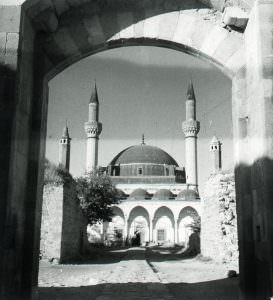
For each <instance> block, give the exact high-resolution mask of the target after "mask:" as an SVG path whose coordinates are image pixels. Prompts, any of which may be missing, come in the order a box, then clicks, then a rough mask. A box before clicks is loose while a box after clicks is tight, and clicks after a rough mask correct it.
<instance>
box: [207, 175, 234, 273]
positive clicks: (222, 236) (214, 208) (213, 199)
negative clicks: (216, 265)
mask: <svg viewBox="0 0 273 300" xmlns="http://www.w3.org/2000/svg"><path fill="white" fill-rule="evenodd" d="M201 253H202V255H203V256H207V257H211V258H213V259H214V260H216V261H219V262H226V263H228V264H230V263H232V265H233V266H234V267H236V268H238V266H237V264H238V256H239V252H238V238H237V214H236V197H235V181H234V175H233V174H232V173H227V174H222V173H221V174H220V173H219V174H215V175H211V177H210V178H209V180H208V181H207V183H206V185H205V190H204V196H203V202H202V218H201Z"/></svg>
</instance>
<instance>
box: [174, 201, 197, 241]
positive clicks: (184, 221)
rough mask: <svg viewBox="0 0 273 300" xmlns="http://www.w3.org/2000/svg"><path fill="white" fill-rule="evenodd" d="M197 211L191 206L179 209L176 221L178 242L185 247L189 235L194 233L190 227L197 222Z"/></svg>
mask: <svg viewBox="0 0 273 300" xmlns="http://www.w3.org/2000/svg"><path fill="white" fill-rule="evenodd" d="M198 217H199V215H198V213H197V211H196V210H195V209H194V208H192V207H191V206H186V207H184V208H183V209H181V211H180V213H179V217H178V220H177V227H178V242H179V243H183V244H184V245H185V246H187V244H188V241H189V237H190V235H191V234H192V233H193V232H194V231H193V227H192V225H194V222H196V221H197V220H198Z"/></svg>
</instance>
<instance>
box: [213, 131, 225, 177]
mask: <svg viewBox="0 0 273 300" xmlns="http://www.w3.org/2000/svg"><path fill="white" fill-rule="evenodd" d="M221 146H222V144H221V142H220V141H219V140H218V139H217V137H216V136H214V137H213V138H212V140H211V142H210V153H211V162H212V174H215V173H217V172H218V171H220V170H221V168H222V149H221Z"/></svg>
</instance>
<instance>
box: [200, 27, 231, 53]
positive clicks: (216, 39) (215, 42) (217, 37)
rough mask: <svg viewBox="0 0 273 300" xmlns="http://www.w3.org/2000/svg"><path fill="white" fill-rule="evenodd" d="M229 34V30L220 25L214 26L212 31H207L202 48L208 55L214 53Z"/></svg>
mask: <svg viewBox="0 0 273 300" xmlns="http://www.w3.org/2000/svg"><path fill="white" fill-rule="evenodd" d="M227 36H228V31H227V30H225V29H223V28H221V27H219V26H214V27H213V28H212V29H211V30H210V32H208V33H207V35H206V38H205V40H204V42H203V44H202V45H201V47H200V50H201V51H202V52H204V53H205V54H207V55H212V54H213V53H214V52H215V50H216V49H217V48H218V46H219V45H220V44H221V42H222V41H223V40H224V39H225V38H226V37H227Z"/></svg>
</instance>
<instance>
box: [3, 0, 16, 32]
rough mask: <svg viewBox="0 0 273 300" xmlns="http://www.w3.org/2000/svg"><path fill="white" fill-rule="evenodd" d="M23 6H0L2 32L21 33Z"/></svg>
mask: <svg viewBox="0 0 273 300" xmlns="http://www.w3.org/2000/svg"><path fill="white" fill-rule="evenodd" d="M20 18H21V6H19V5H17V6H16V5H14V6H4V5H1V4H0V32H19V27H20Z"/></svg>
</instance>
